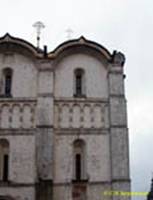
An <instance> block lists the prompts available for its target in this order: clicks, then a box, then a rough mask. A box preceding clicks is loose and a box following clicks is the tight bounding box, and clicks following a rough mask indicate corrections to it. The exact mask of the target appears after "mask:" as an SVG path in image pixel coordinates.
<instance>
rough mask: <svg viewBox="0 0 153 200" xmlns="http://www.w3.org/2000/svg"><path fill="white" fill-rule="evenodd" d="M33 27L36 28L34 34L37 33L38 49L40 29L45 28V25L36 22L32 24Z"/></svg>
mask: <svg viewBox="0 0 153 200" xmlns="http://www.w3.org/2000/svg"><path fill="white" fill-rule="evenodd" d="M33 27H34V28H36V32H37V47H38V48H39V46H40V34H41V29H43V28H45V25H44V24H43V23H42V22H40V21H38V22H36V23H34V24H33Z"/></svg>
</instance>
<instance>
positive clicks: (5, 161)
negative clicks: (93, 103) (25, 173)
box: [3, 155, 9, 181]
mask: <svg viewBox="0 0 153 200" xmlns="http://www.w3.org/2000/svg"><path fill="white" fill-rule="evenodd" d="M8 161H9V157H8V155H4V157H3V181H8Z"/></svg>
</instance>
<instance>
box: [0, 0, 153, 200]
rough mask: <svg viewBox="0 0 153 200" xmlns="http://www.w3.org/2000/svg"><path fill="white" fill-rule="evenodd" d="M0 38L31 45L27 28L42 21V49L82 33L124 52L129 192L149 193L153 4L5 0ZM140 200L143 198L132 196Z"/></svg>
mask: <svg viewBox="0 0 153 200" xmlns="http://www.w3.org/2000/svg"><path fill="white" fill-rule="evenodd" d="M0 8H1V12H0V35H1V36H3V35H4V34H5V33H6V32H9V33H10V34H12V35H14V36H16V37H20V38H23V39H26V40H28V41H30V42H32V43H33V44H35V43H36V41H35V30H34V29H33V27H32V24H33V23H34V22H36V21H38V20H41V21H43V22H44V23H45V25H46V28H45V29H44V30H43V32H42V40H41V45H44V44H47V45H48V48H49V50H50V51H51V50H53V49H54V48H55V47H56V46H57V45H58V44H60V43H61V42H63V41H65V40H66V33H65V30H66V29H67V28H68V27H71V28H72V29H73V30H74V34H73V38H77V37H79V36H80V35H84V36H85V37H86V38H87V39H91V40H94V41H96V42H98V43H101V44H102V45H103V46H105V47H106V48H108V49H109V50H110V51H111V52H112V51H113V50H114V49H117V50H120V51H122V52H123V53H125V55H126V58H127V61H126V65H125V73H126V75H127V78H126V96H127V100H128V118H129V132H130V163H131V175H132V181H133V182H132V190H133V191H148V190H149V188H150V178H151V172H152V171H153V159H152V155H151V153H152V151H153V137H152V135H153V133H152V132H153V120H152V119H153V117H152V111H153V107H152V102H153V78H152V77H153V55H152V52H153V51H152V48H153V39H152V37H153V1H152V0H75V1H74V0H54V1H53V0H43V1H40V0H13V1H11V0H5V1H1V7H0ZM135 199H139V200H141V199H145V198H140V197H138V198H135Z"/></svg>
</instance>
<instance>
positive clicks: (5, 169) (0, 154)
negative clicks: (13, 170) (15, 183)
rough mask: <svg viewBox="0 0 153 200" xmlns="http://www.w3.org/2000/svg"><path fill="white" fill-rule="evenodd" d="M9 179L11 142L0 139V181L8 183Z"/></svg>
mask: <svg viewBox="0 0 153 200" xmlns="http://www.w3.org/2000/svg"><path fill="white" fill-rule="evenodd" d="M8 179H9V142H8V141H7V140H6V139H0V181H3V182H7V181H8Z"/></svg>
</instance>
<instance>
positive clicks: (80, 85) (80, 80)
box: [75, 69, 84, 96]
mask: <svg viewBox="0 0 153 200" xmlns="http://www.w3.org/2000/svg"><path fill="white" fill-rule="evenodd" d="M83 90H84V71H83V70H82V69H77V70H75V95H76V96H82V95H83V93H84V91H83Z"/></svg>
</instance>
